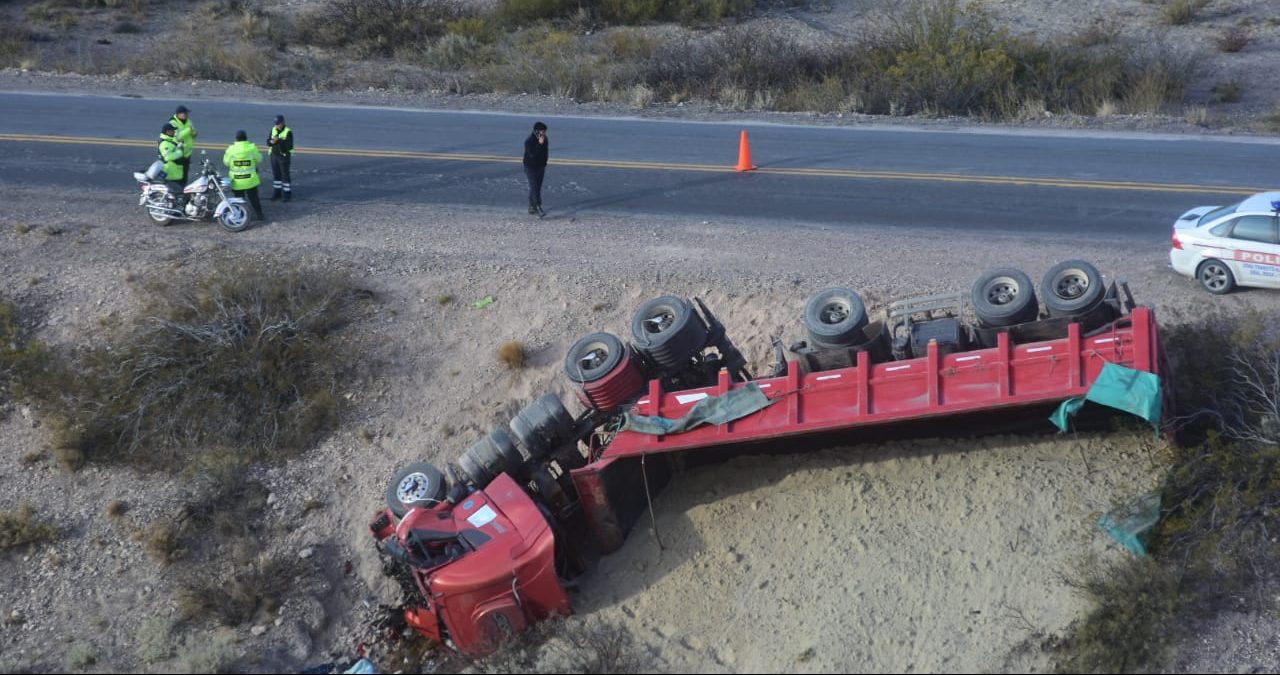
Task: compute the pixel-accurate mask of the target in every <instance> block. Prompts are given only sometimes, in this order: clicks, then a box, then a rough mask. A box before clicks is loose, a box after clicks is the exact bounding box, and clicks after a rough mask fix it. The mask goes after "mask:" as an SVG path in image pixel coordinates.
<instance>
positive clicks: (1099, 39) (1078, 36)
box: [1070, 17, 1120, 48]
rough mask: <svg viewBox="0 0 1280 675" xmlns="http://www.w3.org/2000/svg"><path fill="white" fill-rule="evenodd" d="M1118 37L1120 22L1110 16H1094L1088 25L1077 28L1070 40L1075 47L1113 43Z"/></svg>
mask: <svg viewBox="0 0 1280 675" xmlns="http://www.w3.org/2000/svg"><path fill="white" fill-rule="evenodd" d="M1119 38H1120V22H1119V21H1117V20H1116V19H1114V18H1112V17H1095V18H1094V19H1093V21H1091V22H1089V24H1088V25H1086V26H1084V27H1083V28H1081V29H1079V30H1077V31H1076V32H1075V33H1073V34H1072V35H1071V37H1070V42H1071V43H1072V44H1074V45H1075V46H1077V47H1084V48H1089V47H1097V46H1099V45H1110V44H1114V43H1115V42H1116V41H1117V40H1119Z"/></svg>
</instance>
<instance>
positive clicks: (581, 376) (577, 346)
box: [564, 333, 627, 384]
mask: <svg viewBox="0 0 1280 675" xmlns="http://www.w3.org/2000/svg"><path fill="white" fill-rule="evenodd" d="M626 350H627V347H626V345H624V344H622V340H619V339H618V338H617V336H615V335H612V334H610V333H592V334H590V335H588V336H586V337H584V338H582V339H581V340H578V341H577V342H575V343H573V346H572V347H570V348H569V353H568V354H566V355H565V357H564V374H565V375H566V376H567V377H568V378H569V379H570V380H572V381H574V382H577V383H578V384H587V383H588V382H595V381H596V380H599V379H600V378H602V377H604V376H605V375H608V374H609V373H610V372H612V371H613V369H614V368H616V367H618V364H619V363H621V362H622V358H623V357H624V356H626Z"/></svg>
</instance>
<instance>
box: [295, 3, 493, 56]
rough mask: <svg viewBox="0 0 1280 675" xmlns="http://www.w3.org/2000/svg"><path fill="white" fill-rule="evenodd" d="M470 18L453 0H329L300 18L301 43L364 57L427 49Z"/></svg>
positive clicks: (299, 32) (299, 33)
mask: <svg viewBox="0 0 1280 675" xmlns="http://www.w3.org/2000/svg"><path fill="white" fill-rule="evenodd" d="M467 16H470V14H468V13H464V11H463V8H462V7H461V6H460V4H459V3H456V2H451V1H450V0H329V2H327V3H325V4H324V5H323V6H322V7H321V8H320V9H318V10H315V11H312V12H310V13H308V14H305V15H303V16H302V17H300V18H299V22H298V39H299V40H301V41H302V42H303V43H306V44H315V45H320V46H323V47H342V48H346V49H349V50H350V51H351V52H353V53H354V54H356V55H359V56H391V55H393V54H395V53H396V52H397V51H400V50H403V49H415V48H417V49H421V48H425V47H426V46H428V44H429V42H430V40H431V39H432V38H436V37H439V36H441V35H444V34H445V32H446V31H447V29H448V26H449V25H450V23H451V22H455V21H458V20H459V19H461V18H464V17H467Z"/></svg>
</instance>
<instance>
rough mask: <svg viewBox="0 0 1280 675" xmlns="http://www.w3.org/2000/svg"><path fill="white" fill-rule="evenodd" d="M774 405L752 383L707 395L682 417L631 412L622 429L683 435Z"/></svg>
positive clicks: (657, 434) (642, 432)
mask: <svg viewBox="0 0 1280 675" xmlns="http://www.w3.org/2000/svg"><path fill="white" fill-rule="evenodd" d="M772 404H773V401H771V400H769V397H768V396H766V395H765V393H764V392H763V391H761V390H760V386H759V385H757V384H756V383H755V382H750V383H748V384H747V385H746V386H745V387H743V388H741V389H734V390H733V391H731V392H729V393H727V394H725V395H724V396H708V397H706V398H704V399H702V400H701V401H698V402H697V404H695V405H694V406H693V409H691V410H690V411H689V412H687V413H685V416H684V417H681V418H679V419H671V418H669V417H650V416H647V415H632V414H630V413H628V414H627V415H626V421H625V422H624V423H623V425H622V430H623V431H634V432H637V433H641V434H651V435H653V436H666V435H669V434H680V433H684V432H686V431H689V430H690V429H693V428H695V427H698V426H701V425H703V424H724V423H725V422H732V421H733V420H736V419H740V418H742V417H746V416H747V415H750V414H751V413H754V412H756V411H758V410H762V409H764V408H767V407H769V406H770V405H772Z"/></svg>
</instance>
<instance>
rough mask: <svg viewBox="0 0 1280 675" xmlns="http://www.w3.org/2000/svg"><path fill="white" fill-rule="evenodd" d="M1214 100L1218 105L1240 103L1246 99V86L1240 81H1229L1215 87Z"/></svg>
mask: <svg viewBox="0 0 1280 675" xmlns="http://www.w3.org/2000/svg"><path fill="white" fill-rule="evenodd" d="M1210 91H1211V92H1213V100H1214V101H1215V102H1217V103H1239V102H1240V99H1242V98H1244V84H1242V83H1241V82H1240V81H1239V80H1228V81H1226V82H1219V83H1218V84H1215V85H1213V88H1212V89H1210Z"/></svg>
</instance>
